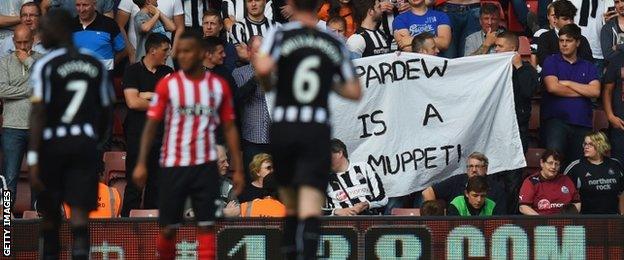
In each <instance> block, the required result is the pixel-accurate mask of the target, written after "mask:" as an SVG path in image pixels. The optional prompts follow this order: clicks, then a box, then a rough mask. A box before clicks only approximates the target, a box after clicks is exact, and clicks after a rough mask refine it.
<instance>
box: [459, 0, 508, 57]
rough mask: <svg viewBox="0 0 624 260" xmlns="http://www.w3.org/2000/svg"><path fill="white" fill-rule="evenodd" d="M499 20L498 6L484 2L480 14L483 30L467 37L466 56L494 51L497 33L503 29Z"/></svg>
mask: <svg viewBox="0 0 624 260" xmlns="http://www.w3.org/2000/svg"><path fill="white" fill-rule="evenodd" d="M499 21H500V12H499V10H498V7H497V6H496V5H494V4H490V3H485V4H483V5H482V6H481V11H480V15H479V24H480V25H481V30H480V31H478V32H475V33H473V34H470V35H468V37H466V45H465V47H464V56H470V55H480V54H488V53H494V47H495V44H494V43H495V42H496V35H498V34H499V33H501V32H502V31H503V30H502V29H500V28H499V26H498V24H499Z"/></svg>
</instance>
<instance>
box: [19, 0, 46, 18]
mask: <svg viewBox="0 0 624 260" xmlns="http://www.w3.org/2000/svg"><path fill="white" fill-rule="evenodd" d="M28 6H32V7H35V8H37V14H39V15H41V7H40V6H39V5H38V4H37V3H35V2H28V3H24V4H23V5H22V7H20V14H21V13H22V10H23V9H24V7H28Z"/></svg>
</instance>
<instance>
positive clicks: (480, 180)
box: [447, 176, 496, 217]
mask: <svg viewBox="0 0 624 260" xmlns="http://www.w3.org/2000/svg"><path fill="white" fill-rule="evenodd" d="M488 189H489V187H488V182H487V179H486V178H485V176H474V177H471V178H470V179H468V185H466V190H465V191H464V195H459V196H457V197H455V198H454V199H453V200H452V201H451V203H450V204H449V207H448V210H447V215H448V216H462V217H469V216H492V215H494V209H495V208H496V203H495V202H494V201H493V200H491V199H489V198H487V192H488Z"/></svg>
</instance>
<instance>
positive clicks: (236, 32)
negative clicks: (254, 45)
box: [231, 0, 277, 61]
mask: <svg viewBox="0 0 624 260" xmlns="http://www.w3.org/2000/svg"><path fill="white" fill-rule="evenodd" d="M245 6H246V8H247V15H245V19H243V20H242V21H239V22H237V23H236V24H234V25H233V26H232V37H231V41H232V43H233V44H234V46H235V47H236V52H237V53H238V57H239V58H240V59H242V60H245V61H248V60H249V53H247V44H246V43H247V41H249V38H251V36H254V35H260V36H263V35H266V33H267V31H268V30H269V29H271V28H273V27H274V26H276V25H277V24H276V23H275V22H274V21H273V20H271V19H269V18H267V17H266V16H265V15H264V10H265V8H266V0H245Z"/></svg>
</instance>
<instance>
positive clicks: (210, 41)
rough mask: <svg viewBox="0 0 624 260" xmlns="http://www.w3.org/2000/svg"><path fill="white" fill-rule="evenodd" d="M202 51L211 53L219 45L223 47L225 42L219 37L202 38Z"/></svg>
mask: <svg viewBox="0 0 624 260" xmlns="http://www.w3.org/2000/svg"><path fill="white" fill-rule="evenodd" d="M203 45H204V49H205V50H206V51H207V52H210V53H213V52H215V51H216V50H217V46H219V45H221V46H224V45H225V42H224V41H223V40H222V39H221V38H219V37H215V36H208V37H206V38H204V44H203Z"/></svg>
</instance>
